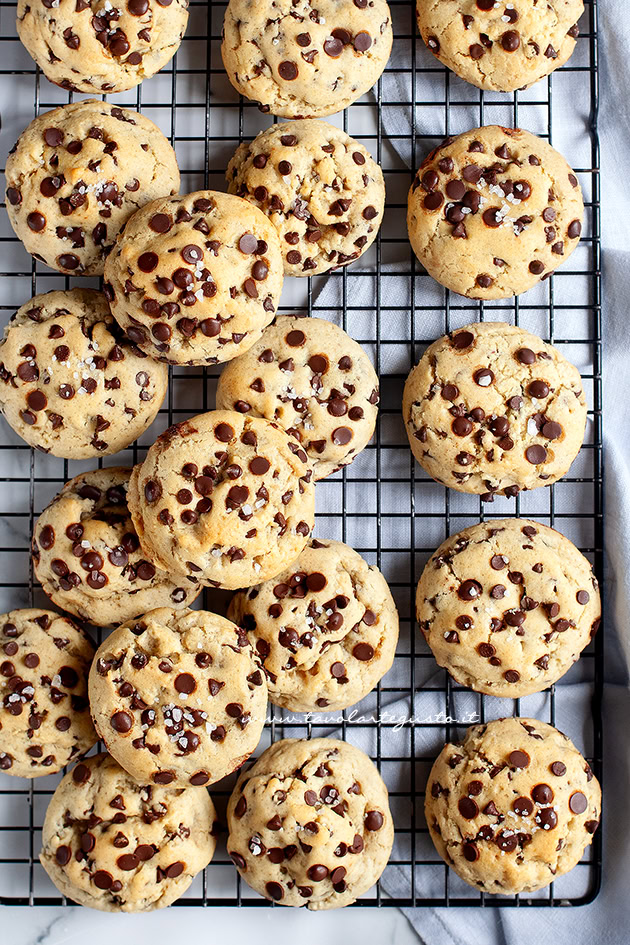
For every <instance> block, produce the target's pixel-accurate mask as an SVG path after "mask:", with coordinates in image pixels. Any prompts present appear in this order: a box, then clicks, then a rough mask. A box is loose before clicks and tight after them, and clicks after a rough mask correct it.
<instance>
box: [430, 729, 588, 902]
mask: <svg viewBox="0 0 630 945" xmlns="http://www.w3.org/2000/svg"><path fill="white" fill-rule="evenodd" d="M600 810H601V790H600V787H599V784H598V782H597V779H596V778H595V777H594V776H593V772H592V771H591V769H590V766H589V765H588V763H587V762H586V761H585V760H584V758H583V757H582V755H581V754H580V752H579V751H578V750H577V748H576V747H575V745H574V744H573V743H572V742H571V741H570V740H569V739H568V738H567V736H566V735H563V733H562V732H559V731H558V730H557V729H555V728H553V727H552V726H551V725H547V724H546V723H545V722H539V721H538V719H523V718H510V719H497V720H496V721H494V722H489V723H488V724H486V725H473V726H472V728H469V729H468V731H467V732H466V735H465V737H464V740H463V742H461V743H458V744H447V745H445V746H444V748H443V749H442V751H441V753H440V755H439V756H438V758H437V759H436V761H435V764H434V765H433V768H432V770H431V774H430V775H429V780H428V783H427V791H426V801H425V815H426V819H427V824H428V826H429V832H430V834H431V839H432V840H433V843H434V844H435V847H436V849H437V851H438V853H439V854H440V856H441V857H442V859H443V860H445V862H446V863H448V865H449V866H451V867H452V868H453V869H454V870H455V872H456V873H457V875H458V876H460V877H461V878H462V879H463V880H465V882H467V883H470V885H471V886H474V887H475V888H477V889H480V890H482V891H483V892H487V893H496V894H499V895H503V896H511V895H515V894H517V893H524V892H534V891H535V890H536V889H542V888H543V887H544V886H547V885H548V884H549V883H551V882H553V881H554V880H555V879H557V878H558V877H559V876H562V874H563V873H568V872H569V870H572V869H573V867H574V866H575V865H576V863H578V861H579V860H580V859H581V857H582V854H583V853H584V850H585V849H586V847H587V846H589V844H590V843H591V842H592V839H593V834H594V833H595V831H596V830H597V827H598V826H599V817H600Z"/></svg>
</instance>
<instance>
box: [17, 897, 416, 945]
mask: <svg viewBox="0 0 630 945" xmlns="http://www.w3.org/2000/svg"><path fill="white" fill-rule="evenodd" d="M0 928H1V929H2V931H1V932H0V941H2V942H3V943H5V942H6V943H8V942H10V943H11V945H66V943H70V942H72V943H73V942H82V943H83V942H86V941H88V942H89V945H111V942H112V938H113V937H114V936H116V938H117V940H118V942H119V943H120V945H127V943H130V942H133V943H134V945H145V943H149V942H151V941H153V940H154V939H158V938H159V941H160V942H167V941H169V940H171V941H175V942H178V941H181V939H182V936H185V937H187V938H188V937H192V936H197V935H199V936H201V935H203V937H204V938H203V939H202V941H207V940H208V935H209V933H210V934H211V936H212V941H213V942H221V941H222V940H225V941H234V940H235V939H237V940H243V939H245V940H246V941H252V942H255V943H256V945H277V943H278V942H283V941H285V942H293V943H299V945H322V943H323V942H324V943H325V945H345V943H347V942H353V943H355V942H357V941H360V940H361V939H362V938H363V937H364V936H365V938H366V939H367V940H368V941H371V942H387V943H388V945H416V943H417V942H418V936H417V934H416V933H415V932H414V930H413V928H412V927H411V925H410V924H409V923H408V922H407V920H406V919H405V917H404V916H403V914H402V913H401V912H399V911H398V909H389V908H382V909H344V910H333V911H329V912H319V913H318V912H308V911H307V910H306V909H266V908H265V909H223V908H217V909H210V908H208V909H202V908H195V909H193V908H190V909H187V908H177V909H165V910H161V911H159V912H153V913H150V914H148V915H110V914H109V913H105V912H94V911H92V910H90V909H83V908H80V907H75V908H45V907H40V908H31V909H29V908H26V907H25V908H10V907H8V906H5V907H4V908H2V909H0Z"/></svg>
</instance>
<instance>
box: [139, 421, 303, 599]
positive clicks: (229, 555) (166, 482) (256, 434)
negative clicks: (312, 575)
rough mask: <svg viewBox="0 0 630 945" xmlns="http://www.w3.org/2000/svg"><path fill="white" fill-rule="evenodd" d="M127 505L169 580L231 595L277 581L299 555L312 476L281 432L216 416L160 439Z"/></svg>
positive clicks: (294, 445) (274, 426)
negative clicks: (181, 579)
mask: <svg viewBox="0 0 630 945" xmlns="http://www.w3.org/2000/svg"><path fill="white" fill-rule="evenodd" d="M128 502H129V508H130V510H131V516H132V519H133V522H134V525H135V528H136V531H137V533H138V537H139V538H140V543H141V545H142V547H143V548H144V549H145V552H146V553H147V554H148V555H149V556H150V557H151V559H152V560H153V561H155V562H156V563H157V564H159V565H160V566H161V567H162V568H163V569H164V570H165V571H172V572H173V573H175V574H183V575H185V576H186V579H187V580H188V581H190V582H191V583H193V584H196V583H197V582H200V583H202V584H208V585H211V586H213V587H225V588H228V589H232V590H234V589H236V588H239V587H251V586H252V585H253V584H259V583H260V582H261V581H266V580H267V579H268V578H271V577H273V576H274V575H275V574H278V572H280V571H282V569H283V568H285V567H286V566H287V565H288V564H289V563H290V562H291V561H294V560H295V559H296V558H297V556H298V555H299V554H300V552H301V551H302V549H303V548H304V546H305V544H306V542H307V540H308V538H309V535H310V533H311V530H312V528H313V523H314V516H315V490H314V483H313V470H312V468H311V465H310V463H309V460H308V457H307V455H306V453H305V452H304V450H303V449H302V448H301V446H300V445H299V443H297V441H296V440H295V439H294V438H293V437H292V436H290V435H289V434H288V433H286V431H285V430H283V429H282V428H281V427H279V426H278V425H277V424H275V423H272V422H270V421H268V420H262V419H258V418H254V417H247V416H243V415H242V414H239V413H236V412H235V411H231V410H215V411H212V412H211V413H206V414H200V415H199V416H197V417H192V418H191V419H190V420H185V421H183V422H182V423H178V424H176V425H175V426H173V427H170V428H169V429H168V430H166V432H165V433H163V434H162V435H161V436H160V437H158V439H157V441H156V442H155V443H154V445H153V446H152V447H151V449H150V450H149V452H148V454H147V457H146V459H145V461H144V462H143V463H142V464H141V465H139V466H136V467H135V469H134V471H133V474H132V476H131V481H130V484H129V493H128Z"/></svg>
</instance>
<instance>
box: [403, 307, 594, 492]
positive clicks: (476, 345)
mask: <svg viewBox="0 0 630 945" xmlns="http://www.w3.org/2000/svg"><path fill="white" fill-rule="evenodd" d="M403 417H404V421H405V428H406V430H407V436H408V437H409V444H410V446H411V450H412V452H413V454H414V456H415V457H416V459H417V460H418V462H419V463H420V465H421V466H422V467H423V469H425V470H426V471H427V472H428V473H429V475H430V476H432V477H433V479H435V480H436V481H437V482H441V483H444V485H447V486H449V487H450V488H451V489H457V490H458V491H459V492H471V493H477V494H480V495H482V497H483V498H484V500H486V501H492V498H493V496H494V495H495V494H496V493H501V494H503V495H506V496H515V495H517V493H518V492H520V490H521V489H536V488H538V487H539V486H545V485H549V484H550V483H552V482H555V481H556V480H558V479H560V478H561V477H562V476H564V475H565V474H566V473H567V472H568V470H569V467H570V466H571V463H572V462H573V460H574V459H575V457H576V456H577V454H578V452H579V450H580V447H581V446H582V441H583V439H584V430H585V426H586V418H587V403H586V397H585V395H584V389H583V386H582V379H581V377H580V374H579V371H578V370H577V368H575V367H573V365H572V364H569V362H568V361H566V360H565V359H564V358H563V356H562V355H561V354H560V352H559V351H558V349H557V348H554V347H553V346H552V345H550V344H546V343H545V342H544V341H542V340H541V339H540V338H537V337H536V335H532V334H530V332H528V331H524V330H523V329H522V328H517V327H515V326H513V325H506V324H504V323H503V322H484V323H482V324H473V325H467V326H466V327H465V328H462V329H461V330H458V331H455V332H453V333H452V334H451V335H445V336H444V337H442V338H438V340H437V341H435V342H434V343H433V344H432V345H431V346H430V347H429V348H428V349H427V350H426V351H425V353H424V355H423V357H422V359H421V360H420V362H419V364H417V365H416V367H415V368H414V369H413V370H412V372H411V374H410V375H409V377H408V378H407V383H406V384H405V390H404V394H403Z"/></svg>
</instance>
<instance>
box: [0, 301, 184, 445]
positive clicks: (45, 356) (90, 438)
mask: <svg viewBox="0 0 630 945" xmlns="http://www.w3.org/2000/svg"><path fill="white" fill-rule="evenodd" d="M167 383H168V369H167V368H166V366H165V365H163V364H157V363H156V362H155V361H153V360H152V359H151V358H148V357H147V356H146V355H145V354H144V353H143V352H142V351H139V350H138V349H137V348H136V347H135V346H134V345H132V344H130V343H129V341H128V340H127V339H126V338H124V337H123V335H122V332H121V331H120V329H119V327H118V325H117V324H116V322H115V321H114V319H113V317H112V314H111V312H110V310H109V306H108V304H107V300H106V299H105V297H104V296H103V294H102V293H101V292H97V291H95V290H94V289H67V290H53V291H52V292H47V293H45V294H44V295H36V296H35V297H34V298H32V299H31V300H30V302H26V303H25V304H24V305H23V306H22V308H20V309H19V310H18V311H17V312H16V313H15V315H14V316H13V317H12V318H11V320H10V321H9V323H8V325H7V327H6V329H5V336H4V338H3V340H2V341H0V409H1V410H2V413H3V414H4V417H5V419H6V421H7V423H9V425H10V426H11V427H12V428H13V429H14V430H15V432H16V433H19V435H20V436H21V437H22V439H24V440H26V442H27V443H28V444H29V445H30V446H35V447H37V448H38V449H40V450H43V451H44V452H47V453H52V454H53V456H63V457H66V458H68V459H86V458H88V457H91V456H104V455H107V454H108V453H117V452H118V451H119V450H122V449H124V448H125V447H127V446H129V444H130V443H132V442H133V441H134V440H135V439H137V437H139V436H140V434H141V433H142V432H143V431H144V430H146V428H147V427H148V426H149V425H150V424H151V423H152V422H153V420H154V419H155V417H156V414H157V412H158V410H159V409H160V407H161V405H162V401H163V400H164V395H165V393H166V386H167Z"/></svg>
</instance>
